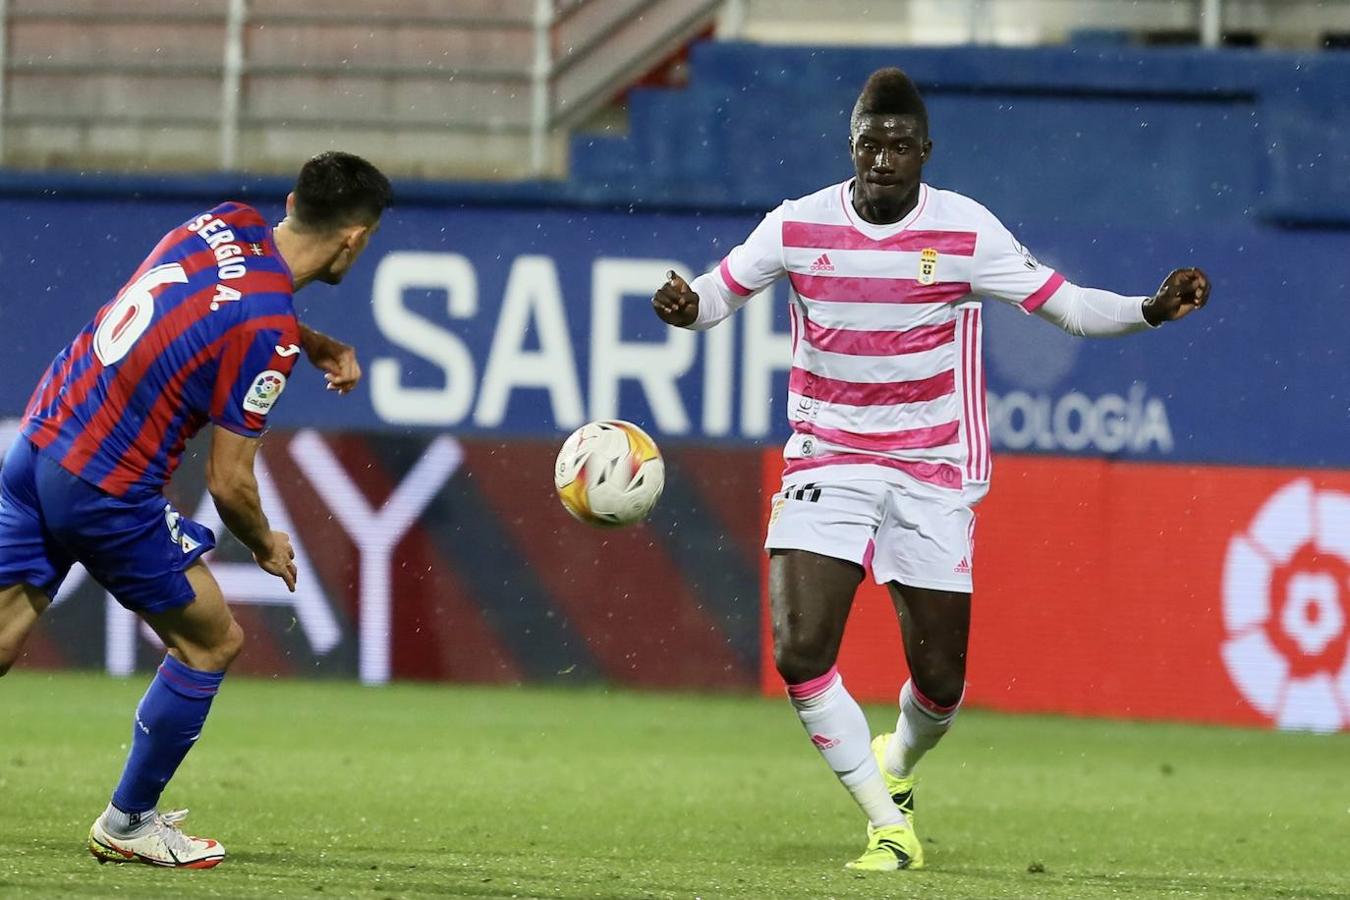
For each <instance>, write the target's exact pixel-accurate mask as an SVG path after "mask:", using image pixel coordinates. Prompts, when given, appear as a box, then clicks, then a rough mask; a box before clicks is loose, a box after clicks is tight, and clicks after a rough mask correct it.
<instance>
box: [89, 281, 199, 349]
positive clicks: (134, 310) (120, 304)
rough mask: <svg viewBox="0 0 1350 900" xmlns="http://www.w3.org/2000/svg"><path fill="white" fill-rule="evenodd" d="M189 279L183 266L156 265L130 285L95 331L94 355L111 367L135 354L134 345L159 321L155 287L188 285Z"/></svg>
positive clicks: (114, 302)
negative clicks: (157, 318)
mask: <svg viewBox="0 0 1350 900" xmlns="http://www.w3.org/2000/svg"><path fill="white" fill-rule="evenodd" d="M187 280H188V277H187V273H186V272H184V271H183V267H182V266H180V265H179V264H178V263H168V264H166V265H162V266H155V267H154V268H153V269H150V270H149V271H147V272H146V273H145V274H144V275H142V276H141V277H140V278H137V279H136V280H135V281H133V282H132V283H131V284H130V285H128V286H127V289H126V290H125V291H123V292H122V296H120V297H118V298H117V299H116V300H115V301H113V305H112V306H111V307H109V309H108V313H107V315H105V316H104V317H103V321H102V322H99V324H98V330H97V331H95V332H94V355H95V356H97V357H98V361H99V362H101V363H103V365H105V366H111V365H113V364H114V363H116V362H117V361H119V360H120V359H121V358H122V357H124V356H126V355H127V354H128V353H129V352H131V348H132V346H133V345H134V344H135V343H136V341H137V340H139V339H140V337H141V335H142V334H144V333H145V329H147V328H149V327H150V322H151V321H152V320H153V319H154V318H155V295H154V293H153V291H154V290H155V288H157V287H163V286H164V285H166V284H186V283H187Z"/></svg>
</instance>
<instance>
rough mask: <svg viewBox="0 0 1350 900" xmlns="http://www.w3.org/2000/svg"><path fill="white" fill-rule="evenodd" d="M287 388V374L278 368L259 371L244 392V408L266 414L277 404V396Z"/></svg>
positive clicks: (261, 414)
mask: <svg viewBox="0 0 1350 900" xmlns="http://www.w3.org/2000/svg"><path fill="white" fill-rule="evenodd" d="M285 388H286V376H285V375H282V374H281V373H280V372H278V371H277V370H276V369H267V370H265V371H263V372H259V373H258V377H257V378H255V379H253V383H252V384H251V385H249V387H248V392H247V393H246V394H244V409H245V410H246V411H248V412H254V413H257V414H258V415H260V416H265V415H267V414H268V413H269V412H271V411H272V407H273V406H275V405H276V402H277V398H278V397H280V396H281V392H282V391H283V390H285Z"/></svg>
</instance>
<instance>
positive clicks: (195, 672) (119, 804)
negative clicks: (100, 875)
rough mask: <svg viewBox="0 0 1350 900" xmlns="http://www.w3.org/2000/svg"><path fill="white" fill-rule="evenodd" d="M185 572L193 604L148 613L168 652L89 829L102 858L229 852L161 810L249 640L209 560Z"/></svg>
mask: <svg viewBox="0 0 1350 900" xmlns="http://www.w3.org/2000/svg"><path fill="white" fill-rule="evenodd" d="M186 576H187V579H188V583H189V584H190V585H191V586H192V588H193V591H194V592H195V594H196V597H195V599H194V600H193V601H192V602H191V603H188V604H187V605H186V606H181V607H176V608H173V609H169V610H166V611H164V612H159V613H152V614H146V615H145V616H144V618H145V620H146V622H147V623H149V625H150V627H151V628H153V629H154V630H155V633H156V634H158V635H159V636H160V639H161V640H163V641H164V644H165V646H167V647H168V653H167V654H166V655H165V657H164V662H163V664H162V665H161V666H160V669H159V672H158V673H157V674H156V676H155V680H154V681H153V682H152V683H151V685H150V689H149V690H148V691H147V692H146V694H145V696H144V697H143V698H142V699H141V703H140V706H139V707H137V710H136V722H135V728H134V729H133V731H132V738H133V739H132V747H131V753H130V755H129V756H128V758H127V764H126V768H125V769H124V771H123V773H122V779H121V782H120V783H119V784H118V785H117V790H116V791H114V793H113V799H112V802H111V803H110V804H109V805H108V809H107V810H106V811H105V812H104V813H103V815H101V816H99V818H98V819H97V820H96V821H95V822H94V825H93V827H92V828H91V829H90V831H89V850H90V852H91V853H93V854H94V856H95V857H96V858H97V859H98V860H99V861H100V862H143V863H149V864H151V865H157V866H166V867H174V868H196V869H206V868H211V867H212V866H215V865H216V864H218V863H219V862H220V861H221V860H222V859H224V858H225V849H224V848H223V847H221V846H220V844H219V843H217V842H216V841H212V840H206V839H203V838H197V837H190V836H188V835H185V834H183V833H182V831H181V830H179V828H178V823H179V822H180V821H181V818H182V816H181V814H172V815H161V814H160V813H159V812H158V810H157V804H158V802H159V796H160V793H161V792H162V791H163V789H164V787H165V785H167V784H168V782H169V779H171V778H172V777H173V774H174V772H175V771H176V770H177V769H178V766H179V764H180V763H181V762H182V761H183V758H184V757H185V756H187V752H188V750H190V749H191V748H192V745H193V744H194V743H195V742H196V740H197V738H198V737H200V735H201V728H202V725H203V724H204V723H205V721H206V715H207V713H208V712H209V711H210V708H211V701H212V699H213V698H214V696H215V693H216V689H217V688H218V687H219V685H220V682H221V680H222V679H223V678H224V676H225V670H226V669H227V668H228V667H229V665H230V663H232V662H233V661H234V658H235V657H236V656H237V655H238V654H239V651H240V649H242V647H243V643H244V635H243V631H242V630H241V629H240V627H239V625H238V623H236V622H235V621H234V617H233V616H232V615H231V614H230V610H229V607H228V606H226V605H225V598H224V596H223V595H222V594H221V591H220V586H219V585H218V584H217V583H216V580H215V578H214V577H213V576H212V575H211V573H210V571H209V570H208V569H207V568H206V566H205V564H203V563H201V562H197V563H195V564H194V565H193V566H192V567H191V568H189V569H188V571H187V572H186Z"/></svg>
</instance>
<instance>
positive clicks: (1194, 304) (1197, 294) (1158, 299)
mask: <svg viewBox="0 0 1350 900" xmlns="http://www.w3.org/2000/svg"><path fill="white" fill-rule="evenodd" d="M1207 302H1209V277H1208V276H1207V275H1205V273H1204V272H1202V271H1200V270H1199V269H1175V270H1173V272H1172V274H1170V275H1168V276H1167V277H1166V278H1164V279H1163V283H1162V286H1161V287H1159V288H1158V293H1156V294H1154V295H1153V296H1152V297H1151V298H1150V299H1148V300H1145V301H1144V319H1145V320H1146V321H1147V322H1148V324H1150V325H1161V324H1162V323H1163V322H1173V321H1176V320H1177V319H1180V318H1181V317H1183V316H1188V315H1190V314H1191V313H1193V312H1195V311H1196V310H1197V309H1199V308H1200V307H1202V306H1204V305H1205V304H1206V303H1207Z"/></svg>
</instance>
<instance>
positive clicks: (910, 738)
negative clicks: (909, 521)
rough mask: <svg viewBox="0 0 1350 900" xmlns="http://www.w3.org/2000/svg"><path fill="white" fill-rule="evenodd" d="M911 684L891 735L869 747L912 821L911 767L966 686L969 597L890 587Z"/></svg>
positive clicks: (947, 721) (947, 722)
mask: <svg viewBox="0 0 1350 900" xmlns="http://www.w3.org/2000/svg"><path fill="white" fill-rule="evenodd" d="M889 587H890V593H891V601H892V603H894V604H895V612H896V615H897V616H899V618H900V624H901V631H902V632H903V634H904V643H905V660H906V662H907V663H908V664H909V672H910V680H909V681H907V682H905V685H904V687H902V688H901V689H900V718H899V720H898V721H897V723H896V727H895V734H894V735H882V736H881V737H879V738H877V741H876V742H875V744H874V749H875V750H876V755H877V757H878V761H879V762H880V763H881V765H882V769H883V772H884V774H885V776H886V785H887V788H888V789H889V790H890V793H891V798H892V799H893V800H894V801H895V803H896V805H897V806H899V807H900V808H901V809H902V810H904V811H905V814H906V815H908V816H909V817H910V821H911V823H912V822H913V819H914V767H915V766H916V765H917V764H918V762H919V760H920V759H921V758H923V755H924V754H925V753H927V752H928V751H929V750H931V749H932V748H933V747H934V745H936V744H937V742H938V741H940V740H941V739H942V736H943V735H944V734H946V733H947V731H948V730H949V729H950V728H951V725H952V720H953V719H955V717H956V712H957V710H958V709H959V708H960V706H961V697H962V695H963V694H964V693H965V685H966V651H967V647H968V644H969V640H970V594H967V593H961V592H957V591H941V590H933V589H930V588H917V587H913V586H909V585H901V584H896V583H891V584H890V586H889Z"/></svg>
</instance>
